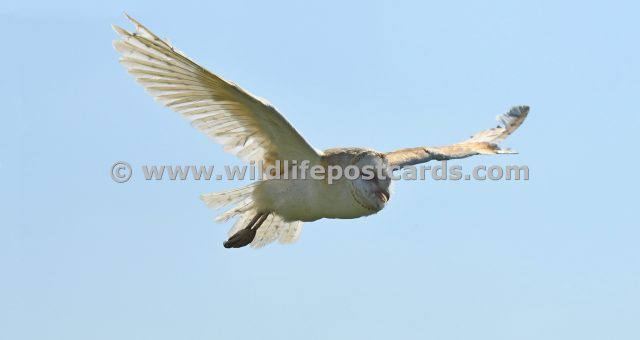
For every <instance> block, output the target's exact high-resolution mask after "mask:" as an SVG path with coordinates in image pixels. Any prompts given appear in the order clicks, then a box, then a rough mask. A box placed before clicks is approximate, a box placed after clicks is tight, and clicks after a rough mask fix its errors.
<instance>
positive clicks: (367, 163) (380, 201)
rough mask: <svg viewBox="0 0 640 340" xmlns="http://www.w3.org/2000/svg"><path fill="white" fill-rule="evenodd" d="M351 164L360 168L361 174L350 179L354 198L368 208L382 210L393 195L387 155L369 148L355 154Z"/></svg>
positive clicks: (375, 210) (374, 210)
mask: <svg viewBox="0 0 640 340" xmlns="http://www.w3.org/2000/svg"><path fill="white" fill-rule="evenodd" d="M351 165H352V166H354V167H355V168H357V169H358V170H359V176H357V177H356V178H353V179H349V184H350V186H351V194H352V195H353V198H354V199H355V200H356V201H357V202H358V204H360V205H361V206H362V207H364V208H366V209H368V210H371V211H373V212H377V211H380V210H382V209H383V208H384V207H385V205H386V204H387V202H388V201H389V198H390V197H391V195H390V186H391V178H390V176H389V163H388V161H387V158H386V157H385V155H384V154H383V153H379V152H376V151H372V150H367V151H364V152H362V153H360V154H358V155H357V156H355V157H354V158H353V160H352V161H351Z"/></svg>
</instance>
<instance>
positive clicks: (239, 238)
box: [223, 213, 269, 248]
mask: <svg viewBox="0 0 640 340" xmlns="http://www.w3.org/2000/svg"><path fill="white" fill-rule="evenodd" d="M268 216H269V213H259V214H257V215H256V216H255V217H254V218H253V219H252V220H251V222H249V225H247V226H246V227H245V228H244V229H241V230H239V231H238V232H237V233H235V234H233V236H231V237H230V238H229V239H228V240H227V241H225V242H224V243H223V245H224V247H225V248H240V247H244V246H246V245H248V244H250V243H251V242H252V241H253V239H254V238H255V237H256V232H257V231H258V228H260V226H261V225H262V223H264V221H265V220H266V219H267V217H268Z"/></svg>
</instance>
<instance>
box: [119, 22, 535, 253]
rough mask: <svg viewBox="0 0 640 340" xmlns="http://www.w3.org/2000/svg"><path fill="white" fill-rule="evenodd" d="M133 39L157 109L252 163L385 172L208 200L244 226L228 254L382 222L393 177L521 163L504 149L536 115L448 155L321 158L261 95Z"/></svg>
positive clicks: (123, 46)
mask: <svg viewBox="0 0 640 340" xmlns="http://www.w3.org/2000/svg"><path fill="white" fill-rule="evenodd" d="M127 18H128V19H129V20H130V21H131V22H132V23H133V24H134V26H135V32H133V33H131V32H129V31H127V30H125V29H123V28H121V27H118V26H115V25H114V26H113V29H114V30H115V31H116V33H117V34H118V35H119V36H120V39H119V40H115V41H114V42H113V46H114V48H115V49H116V51H118V52H119V53H120V54H121V58H120V62H121V63H122V65H124V66H125V68H126V69H127V70H128V72H129V74H131V75H132V76H133V77H134V78H135V79H136V81H137V82H138V83H139V84H140V85H142V86H143V87H144V88H145V90H146V91H147V92H148V93H150V94H151V95H152V96H153V97H155V99H156V100H157V101H159V102H160V103H162V104H163V105H165V106H167V107H169V108H171V109H172V110H174V111H176V112H178V113H179V114H181V115H182V116H184V117H186V118H187V119H189V120H190V121H191V124H192V125H193V126H194V127H195V128H196V129H198V130H200V131H202V132H203V133H205V134H206V135H207V136H209V137H211V138H212V139H214V140H215V141H217V142H219V143H220V144H222V145H223V146H224V149H225V150H226V151H228V152H230V153H232V154H234V155H236V156H238V157H239V158H240V159H242V160H244V161H250V162H262V163H264V164H266V165H274V164H281V163H280V161H284V160H287V161H292V162H293V161H297V163H298V164H301V163H302V162H303V161H306V162H308V163H310V164H311V165H315V166H320V167H324V168H326V167H329V166H341V167H347V166H356V167H357V168H363V167H365V166H371V167H375V168H377V169H382V171H378V172H377V173H376V174H375V175H374V176H369V178H364V176H361V177H358V178H355V179H348V178H346V177H342V178H340V179H338V180H336V181H334V182H333V183H331V184H329V183H328V182H327V181H326V180H325V179H314V178H309V177H307V178H305V179H304V180H302V179H282V178H267V179H264V180H260V181H257V182H255V183H253V184H251V185H248V186H245V187H242V188H238V189H235V190H230V191H226V192H218V193H209V194H204V195H202V197H201V198H202V200H203V201H204V202H205V203H206V205H207V206H208V207H210V208H213V209H220V208H227V210H226V211H225V212H223V213H221V214H220V215H219V216H218V217H217V218H216V221H218V222H225V221H228V220H230V219H234V218H235V219H236V222H235V223H234V225H233V227H232V228H231V230H230V231H229V238H228V240H226V241H225V242H224V243H223V245H224V247H226V248H239V247H243V246H246V245H251V246H252V247H254V248H260V247H262V246H264V245H266V244H268V243H271V242H273V241H276V240H278V241H279V242H281V243H291V242H294V241H295V240H296V239H297V238H298V236H299V235H300V232H301V229H302V223H303V222H310V221H315V220H318V219H321V218H341V219H352V218H358V217H363V216H368V215H372V214H375V213H377V212H379V211H380V210H382V209H383V208H384V207H385V205H386V204H387V202H388V201H389V198H390V194H389V187H390V185H391V180H390V176H389V172H390V171H391V170H390V169H395V168H401V167H404V166H410V165H415V164H419V163H424V162H428V161H430V160H447V159H456V158H464V157H469V156H473V155H479V154H504V153H515V152H514V151H513V150H511V149H503V148H500V147H499V146H498V143H500V142H502V141H503V140H504V139H505V138H506V137H507V136H509V135H510V134H511V133H512V132H513V131H515V130H516V129H517V128H518V127H519V126H520V125H521V124H522V122H523V121H524V119H525V117H526V116H527V114H528V112H529V108H528V107H527V106H517V107H514V108H512V109H511V110H510V111H508V112H507V113H505V114H502V115H499V116H498V121H499V123H500V125H498V126H497V127H495V128H491V129H488V130H484V131H481V132H479V133H477V134H475V135H473V136H471V138H469V139H467V140H465V141H463V142H460V143H457V144H452V145H448V146H442V147H428V146H426V147H416V148H408V149H401V150H397V151H393V152H386V153H385V152H379V151H375V150H372V149H365V148H336V149H329V150H324V151H320V150H316V149H315V148H313V147H312V146H311V145H310V144H309V143H308V142H307V141H306V140H305V139H304V138H303V137H302V135H301V134H300V133H298V131H296V129H294V127H293V126H292V125H291V124H290V123H289V122H288V121H287V120H286V119H285V118H284V116H282V115H281V114H280V113H279V112H278V111H277V110H276V109H275V108H274V107H273V105H271V104H270V103H269V102H268V101H266V100H265V99H263V98H260V97H257V96H254V95H252V94H251V93H249V92H247V91H245V90H244V89H242V88H240V87H239V86H238V85H236V84H235V83H233V82H230V81H228V80H225V79H223V78H221V77H219V76H217V75H215V74H213V73H211V72H209V71H208V70H206V69H205V68H203V67H202V66H200V65H198V64H196V63H195V62H194V61H192V60H191V59H189V58H188V57H187V56H186V55H185V54H184V53H182V52H181V51H179V50H177V49H176V48H175V47H173V46H172V45H171V44H170V43H169V42H168V41H166V40H162V39H160V38H158V36H156V35H155V34H153V33H152V32H151V31H150V30H149V29H147V28H146V27H144V26H143V25H141V24H140V23H139V22H138V21H136V20H135V19H133V18H131V17H129V16H128V15H127Z"/></svg>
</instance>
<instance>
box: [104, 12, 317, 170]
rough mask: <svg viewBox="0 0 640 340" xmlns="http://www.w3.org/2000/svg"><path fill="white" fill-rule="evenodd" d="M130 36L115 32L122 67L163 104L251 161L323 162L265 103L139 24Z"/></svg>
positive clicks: (271, 107) (133, 20)
mask: <svg viewBox="0 0 640 340" xmlns="http://www.w3.org/2000/svg"><path fill="white" fill-rule="evenodd" d="M127 18H128V19H129V20H130V21H131V22H132V23H133V24H134V25H135V28H136V31H135V32H134V33H131V32H129V31H127V30H125V29H123V28H121V27H118V26H115V25H114V26H113V29H114V30H115V31H116V33H118V35H120V37H121V40H115V41H114V42H113V46H114V47H115V49H116V50H117V51H118V52H119V53H120V54H121V58H120V62H121V64H122V65H124V66H125V68H127V70H128V72H129V74H131V75H132V76H133V77H134V78H135V79H136V81H137V82H138V83H139V84H140V85H142V86H143V87H144V88H145V90H146V91H147V92H148V93H149V94H151V95H152V96H153V97H155V99H156V100H157V101H159V102H160V103H161V104H163V105H165V106H167V107H169V108H171V109H172V110H174V111H176V112H178V113H180V114H181V115H182V116H184V117H186V118H188V119H189V120H191V123H192V125H193V126H194V127H195V128H196V129H198V130H200V131H202V132H204V133H205V134H207V135H208V136H209V137H211V138H213V139H214V140H216V141H217V142H219V143H221V144H223V145H224V149H225V150H226V151H228V152H231V153H232V154H234V155H236V156H238V157H240V158H241V159H243V160H246V161H263V163H264V164H265V165H273V164H274V163H275V160H298V161H302V160H309V161H312V162H313V161H318V160H319V158H320V152H319V151H317V150H315V149H314V148H313V147H312V146H311V145H310V144H309V143H308V142H307V141H306V140H305V139H304V138H303V137H302V136H301V135H300V133H298V132H297V131H296V130H295V129H294V128H293V126H292V125H291V124H290V123H289V122H288V121H287V120H286V119H285V118H284V117H283V116H282V115H281V114H280V113H279V112H278V111H277V110H276V109H275V108H274V107H273V106H272V105H271V104H270V103H268V102H267V101H266V100H264V99H262V98H259V97H256V96H253V95H252V94H250V93H249V92H247V91H245V90H243V89H241V88H240V87H239V86H238V85H236V84H234V83H232V82H230V81H227V80H224V79H222V78H221V77H219V76H217V75H215V74H213V73H211V72H209V71H207V70H206V69H205V68H203V67H201V66H200V65H198V64H196V63H195V62H194V61H192V60H191V59H189V58H188V57H187V56H186V55H185V54H184V53H182V52H181V51H179V50H177V49H176V48H174V47H173V46H172V45H171V44H170V43H169V42H167V41H165V40H162V39H160V38H159V37H158V36H156V35H155V34H153V33H152V32H151V31H150V30H149V29H147V28H146V27H144V26H143V25H141V24H140V23H139V22H138V21H136V20H135V19H133V18H131V17H130V16H128V15H127Z"/></svg>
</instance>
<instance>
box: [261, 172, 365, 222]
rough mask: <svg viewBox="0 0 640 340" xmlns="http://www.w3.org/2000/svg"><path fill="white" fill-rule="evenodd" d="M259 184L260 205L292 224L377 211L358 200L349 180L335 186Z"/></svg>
mask: <svg viewBox="0 0 640 340" xmlns="http://www.w3.org/2000/svg"><path fill="white" fill-rule="evenodd" d="M257 185H258V187H257V188H256V190H255V191H254V200H255V203H256V206H258V207H260V208H262V209H264V210H265V211H273V212H275V213H276V214H278V215H280V216H282V217H283V218H284V219H285V220H288V221H305V222H309V221H315V220H318V219H321V218H341V219H351V218H358V217H362V216H367V215H371V214H375V213H376V212H377V211H375V210H372V209H369V208H366V207H365V206H363V205H362V204H360V203H359V202H358V201H357V200H356V199H355V197H354V195H353V194H352V192H351V187H350V185H349V182H348V180H347V179H340V180H338V181H336V182H334V183H332V184H327V183H326V181H324V180H313V179H305V180H266V181H262V182H259V183H257Z"/></svg>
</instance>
